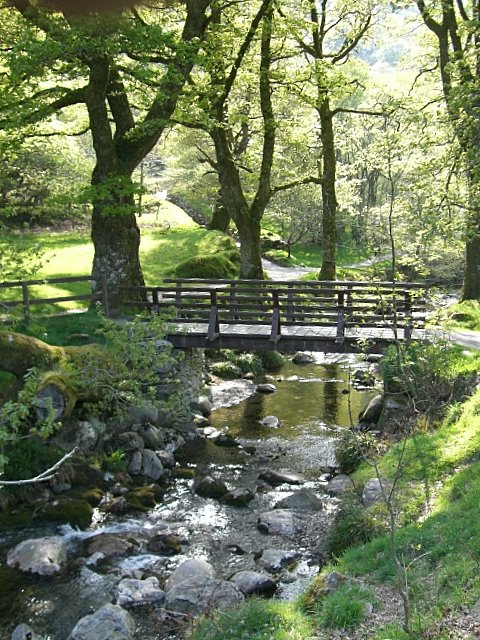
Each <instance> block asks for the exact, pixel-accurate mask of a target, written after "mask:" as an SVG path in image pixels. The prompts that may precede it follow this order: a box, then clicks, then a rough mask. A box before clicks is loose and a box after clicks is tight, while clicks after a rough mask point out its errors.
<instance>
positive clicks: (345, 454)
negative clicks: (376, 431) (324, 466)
mask: <svg viewBox="0 0 480 640" xmlns="http://www.w3.org/2000/svg"><path fill="white" fill-rule="evenodd" d="M375 449H376V441H375V439H374V438H373V437H372V436H370V435H369V434H367V433H359V432H355V431H349V430H348V429H345V430H344V431H343V432H342V434H341V436H340V437H339V438H338V440H337V442H336V444H335V457H336V458H337V462H338V465H339V467H340V471H341V472H342V473H346V474H350V473H353V472H354V471H355V470H356V469H358V467H359V466H360V465H361V464H362V462H364V460H365V457H366V456H367V455H368V454H369V453H371V452H373V451H374V450H375Z"/></svg>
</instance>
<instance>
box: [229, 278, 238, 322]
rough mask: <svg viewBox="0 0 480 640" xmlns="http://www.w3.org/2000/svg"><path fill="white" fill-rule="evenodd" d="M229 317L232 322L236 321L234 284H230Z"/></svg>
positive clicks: (235, 286) (236, 310)
mask: <svg viewBox="0 0 480 640" xmlns="http://www.w3.org/2000/svg"><path fill="white" fill-rule="evenodd" d="M229 304H230V316H231V317H232V319H233V320H238V305H237V285H236V284H235V282H232V283H231V284H230V297H229Z"/></svg>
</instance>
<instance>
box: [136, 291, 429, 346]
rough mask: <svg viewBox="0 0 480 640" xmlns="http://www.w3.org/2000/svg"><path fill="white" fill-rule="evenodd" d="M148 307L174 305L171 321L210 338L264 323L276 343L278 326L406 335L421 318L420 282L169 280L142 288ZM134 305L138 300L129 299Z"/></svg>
mask: <svg viewBox="0 0 480 640" xmlns="http://www.w3.org/2000/svg"><path fill="white" fill-rule="evenodd" d="M143 289H144V292H146V294H147V296H146V297H147V299H148V302H145V303H143V304H144V306H145V307H146V308H148V309H149V310H151V311H153V312H156V313H161V312H163V311H166V310H167V309H172V308H173V309H174V314H175V315H174V321H175V323H203V324H206V325H207V338H208V339H209V340H211V341H213V340H215V338H216V337H218V336H219V334H220V325H221V324H225V325H233V324H235V325H237V324H248V325H257V324H258V325H270V327H271V332H270V340H272V341H278V340H279V339H280V337H281V333H282V326H293V325H303V326H310V327H318V326H321V327H336V339H337V340H338V341H342V340H343V338H344V336H345V330H346V329H347V328H348V327H364V328H367V327H376V328H378V327H389V328H396V329H401V330H402V331H403V337H404V338H406V339H409V338H410V337H411V335H412V331H413V328H414V327H421V326H423V325H424V322H425V312H426V306H425V305H426V302H425V298H424V295H423V294H424V291H425V286H424V285H419V284H404V283H401V284H400V283H392V282H351V281H316V280H315V281H293V282H292V281H285V282H279V281H270V280H213V279H211V280H210V279H209V280H200V279H171V280H165V282H164V284H163V285H162V286H158V287H144V288H143ZM135 305H136V306H137V307H138V303H135Z"/></svg>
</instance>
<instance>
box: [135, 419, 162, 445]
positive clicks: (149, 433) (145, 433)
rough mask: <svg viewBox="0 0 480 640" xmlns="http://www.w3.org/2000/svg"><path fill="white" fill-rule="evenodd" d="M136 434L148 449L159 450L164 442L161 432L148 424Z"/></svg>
mask: <svg viewBox="0 0 480 640" xmlns="http://www.w3.org/2000/svg"><path fill="white" fill-rule="evenodd" d="M137 433H138V435H139V436H140V437H141V438H142V440H143V441H144V442H145V445H146V446H147V447H148V448H149V449H153V450H155V449H159V448H160V447H161V446H162V445H163V444H164V442H165V436H164V434H163V431H162V430H161V429H159V428H158V427H156V426H155V425H153V424H150V423H148V422H147V424H143V425H142V426H141V427H140V428H139V430H138V432H137Z"/></svg>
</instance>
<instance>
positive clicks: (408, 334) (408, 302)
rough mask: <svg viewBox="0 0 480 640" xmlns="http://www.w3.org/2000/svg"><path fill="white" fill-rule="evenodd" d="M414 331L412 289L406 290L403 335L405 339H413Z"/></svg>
mask: <svg viewBox="0 0 480 640" xmlns="http://www.w3.org/2000/svg"><path fill="white" fill-rule="evenodd" d="M412 332H413V313H412V296H411V293H410V291H405V328H404V330H403V337H404V338H405V340H411V338H412Z"/></svg>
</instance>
